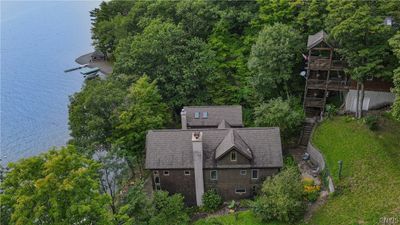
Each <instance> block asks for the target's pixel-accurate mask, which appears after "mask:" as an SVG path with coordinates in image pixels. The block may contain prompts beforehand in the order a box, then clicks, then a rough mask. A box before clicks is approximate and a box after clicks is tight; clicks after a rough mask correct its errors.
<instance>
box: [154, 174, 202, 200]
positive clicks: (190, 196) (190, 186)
mask: <svg viewBox="0 0 400 225" xmlns="http://www.w3.org/2000/svg"><path fill="white" fill-rule="evenodd" d="M185 170H186V169H175V170H152V172H151V174H152V178H153V188H154V190H155V186H154V185H155V184H154V173H153V172H154V171H158V174H159V177H160V184H161V185H160V186H161V190H163V191H168V192H169V194H176V193H180V194H182V195H183V197H185V203H186V204H187V205H196V193H195V183H194V170H193V169H187V170H188V171H190V175H185V174H184V171H185ZM164 171H169V176H165V175H164Z"/></svg>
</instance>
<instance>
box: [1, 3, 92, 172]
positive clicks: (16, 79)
mask: <svg viewBox="0 0 400 225" xmlns="http://www.w3.org/2000/svg"><path fill="white" fill-rule="evenodd" d="M98 5H99V2H97V1H69V2H67V1H52V2H50V1H43V2H39V1H24V2H22V1H1V85H0V92H1V106H0V111H1V121H0V122H1V155H0V156H1V158H2V164H3V163H5V162H7V161H15V160H18V159H20V158H23V157H29V156H32V155H37V154H38V153H40V152H44V151H46V150H48V149H49V148H51V147H52V146H62V145H65V143H66V141H67V140H68V139H69V131H68V103H69V96H70V95H72V94H73V93H74V92H77V91H79V90H80V88H81V86H82V83H83V78H82V76H81V75H80V74H79V71H74V72H70V73H64V72H63V71H64V70H65V69H68V68H72V67H74V66H77V64H76V63H75V62H74V60H75V58H77V57H78V56H80V55H82V54H85V53H88V52H90V51H92V49H93V48H92V47H91V40H90V17H89V11H90V10H92V9H93V8H95V7H97V6H98Z"/></svg>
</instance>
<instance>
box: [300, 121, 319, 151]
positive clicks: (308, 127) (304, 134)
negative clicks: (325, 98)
mask: <svg viewBox="0 0 400 225" xmlns="http://www.w3.org/2000/svg"><path fill="white" fill-rule="evenodd" d="M315 123H316V122H315V120H314V119H310V118H307V119H306V120H305V121H304V124H303V130H302V131H301V135H300V140H299V144H300V145H301V146H307V145H308V141H309V140H310V137H311V133H312V130H313V128H314V125H315Z"/></svg>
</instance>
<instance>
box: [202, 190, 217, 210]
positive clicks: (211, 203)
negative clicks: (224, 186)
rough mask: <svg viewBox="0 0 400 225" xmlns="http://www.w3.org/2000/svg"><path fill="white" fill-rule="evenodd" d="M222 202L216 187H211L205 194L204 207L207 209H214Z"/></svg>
mask: <svg viewBox="0 0 400 225" xmlns="http://www.w3.org/2000/svg"><path fill="white" fill-rule="evenodd" d="M221 204H222V198H221V196H220V195H219V194H218V193H217V191H216V190H215V189H210V190H208V191H207V192H206V193H204V195H203V207H204V209H205V210H206V211H214V210H216V209H218V207H219V206H220V205H221Z"/></svg>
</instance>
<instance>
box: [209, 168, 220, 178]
mask: <svg viewBox="0 0 400 225" xmlns="http://www.w3.org/2000/svg"><path fill="white" fill-rule="evenodd" d="M210 179H211V180H217V179H218V173H217V171H216V170H211V171H210Z"/></svg>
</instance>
